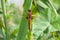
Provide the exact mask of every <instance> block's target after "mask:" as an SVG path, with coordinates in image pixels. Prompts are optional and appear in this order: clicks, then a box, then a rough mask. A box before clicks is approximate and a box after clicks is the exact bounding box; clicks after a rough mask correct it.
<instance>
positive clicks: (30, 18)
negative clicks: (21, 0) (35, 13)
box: [27, 10, 32, 31]
mask: <svg viewBox="0 0 60 40" xmlns="http://www.w3.org/2000/svg"><path fill="white" fill-rule="evenodd" d="M27 19H28V29H29V31H31V30H32V11H31V10H28V14H27Z"/></svg>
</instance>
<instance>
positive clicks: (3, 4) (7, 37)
mask: <svg viewBox="0 0 60 40" xmlns="http://www.w3.org/2000/svg"><path fill="white" fill-rule="evenodd" d="M1 5H2V11H3V19H4V26H5V32H6V39H4V40H9V35H8V28H7V19H6V15H5V14H6V6H5V0H1Z"/></svg>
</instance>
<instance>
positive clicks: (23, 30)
mask: <svg viewBox="0 0 60 40" xmlns="http://www.w3.org/2000/svg"><path fill="white" fill-rule="evenodd" d="M27 29H28V22H27V20H26V18H22V21H21V24H20V27H19V31H18V36H17V40H25V37H26V34H27V32H28V31H27Z"/></svg>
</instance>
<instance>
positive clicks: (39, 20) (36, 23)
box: [32, 14, 49, 39]
mask: <svg viewBox="0 0 60 40" xmlns="http://www.w3.org/2000/svg"><path fill="white" fill-rule="evenodd" d="M32 24H33V25H32V28H33V29H32V32H33V34H34V35H35V38H36V39H37V38H38V37H39V35H41V33H42V32H43V31H44V30H45V29H46V28H47V27H48V26H49V22H48V21H47V20H46V19H45V17H44V16H42V15H40V14H39V15H37V16H36V18H35V19H33V23H32ZM38 34H39V35H38Z"/></svg>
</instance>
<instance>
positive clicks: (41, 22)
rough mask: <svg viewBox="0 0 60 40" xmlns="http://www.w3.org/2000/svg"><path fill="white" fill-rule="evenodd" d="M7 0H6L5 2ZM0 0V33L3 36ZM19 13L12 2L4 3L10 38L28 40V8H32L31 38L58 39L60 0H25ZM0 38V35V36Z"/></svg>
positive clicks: (59, 37) (59, 38)
mask: <svg viewBox="0 0 60 40" xmlns="http://www.w3.org/2000/svg"><path fill="white" fill-rule="evenodd" d="M7 1H8V0H6V3H7ZM1 9H2V8H1V0H0V34H1V35H2V36H3V37H4V36H5V33H4V32H5V29H4V21H3V16H2V10H1ZM23 9H24V11H23V13H22V14H21V12H20V10H19V8H18V7H16V6H15V5H14V4H10V5H6V12H7V13H6V17H7V25H8V29H9V35H10V38H11V39H12V40H28V22H27V21H28V20H27V19H26V17H25V16H26V15H27V14H28V10H29V9H31V10H32V15H34V17H33V19H32V31H31V32H32V36H31V37H33V38H32V40H60V0H25V2H24V5H23ZM0 38H1V36H0Z"/></svg>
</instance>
